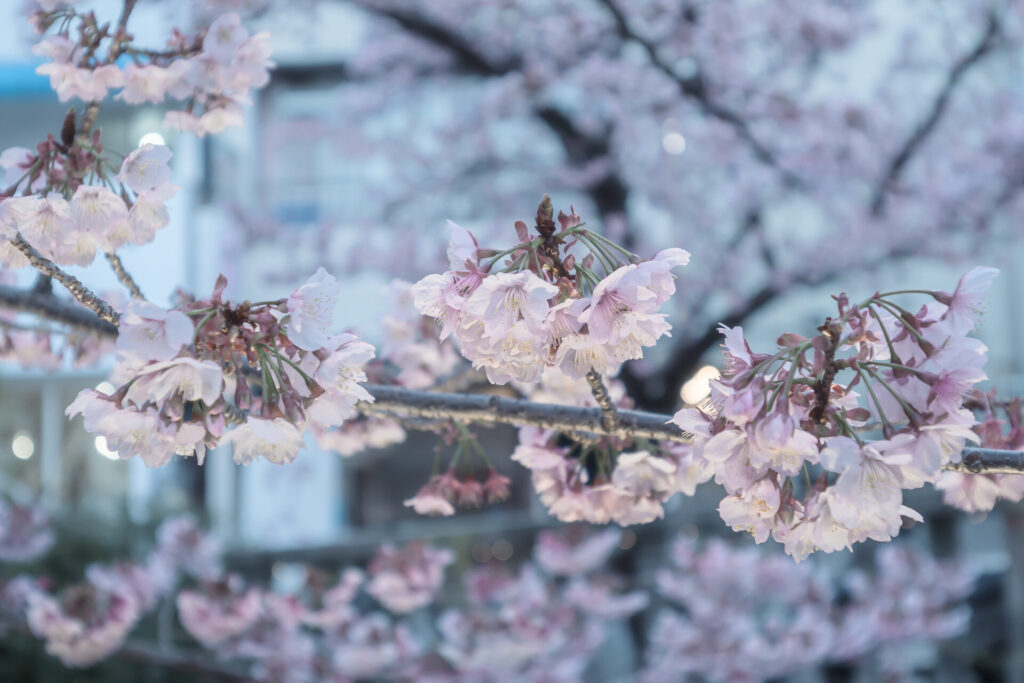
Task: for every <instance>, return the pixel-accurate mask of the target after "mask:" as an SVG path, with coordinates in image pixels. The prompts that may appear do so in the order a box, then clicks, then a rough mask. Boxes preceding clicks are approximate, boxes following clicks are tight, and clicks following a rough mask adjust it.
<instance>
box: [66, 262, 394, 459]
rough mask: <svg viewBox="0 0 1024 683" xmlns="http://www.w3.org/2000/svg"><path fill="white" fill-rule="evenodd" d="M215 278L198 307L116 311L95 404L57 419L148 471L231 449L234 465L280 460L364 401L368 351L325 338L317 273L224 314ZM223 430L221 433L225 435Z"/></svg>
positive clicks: (326, 284)
mask: <svg viewBox="0 0 1024 683" xmlns="http://www.w3.org/2000/svg"><path fill="white" fill-rule="evenodd" d="M226 286H227V281H226V280H225V279H224V278H223V276H221V277H220V278H219V279H218V281H217V284H216V286H215V288H214V292H213V295H212V296H211V297H210V298H208V299H201V300H194V299H191V298H184V299H183V300H182V302H181V304H180V305H179V307H178V308H175V309H172V310H165V309H162V308H160V307H159V306H156V305H154V304H151V303H148V302H144V301H140V300H134V301H132V302H130V303H129V304H128V305H127V306H126V307H125V309H124V312H123V313H122V315H121V320H120V333H119V335H118V339H117V351H118V354H119V355H118V362H117V364H116V366H115V368H114V373H113V376H112V377H111V381H112V382H113V383H114V384H115V386H116V388H115V390H114V391H113V392H112V393H110V394H106V393H103V392H101V391H99V390H98V389H85V390H83V391H82V392H80V393H79V395H78V397H77V398H76V399H75V401H74V402H73V403H72V404H71V405H70V406H68V409H67V411H66V412H67V414H68V416H69V417H73V416H74V415H77V414H82V416H83V417H84V421H85V428H86V430H88V431H90V432H92V433H94V434H98V435H102V436H103V437H104V438H106V440H107V445H108V447H109V448H110V449H111V450H113V451H116V452H117V453H118V454H119V455H120V457H122V458H131V457H134V456H136V455H138V456H140V457H141V458H142V459H143V461H144V462H145V463H146V464H147V465H148V466H150V467H160V466H163V465H165V464H167V463H168V462H169V461H170V459H171V458H172V457H173V456H174V455H175V454H179V455H184V456H193V455H194V456H195V457H196V459H197V461H198V462H199V464H202V462H203V459H204V457H205V454H206V451H207V449H210V448H215V447H216V446H217V445H218V444H220V445H225V444H229V443H230V444H232V445H233V446H234V460H235V462H236V463H239V464H249V463H251V462H253V461H254V460H255V459H257V458H259V457H263V458H266V459H267V460H269V461H270V462H274V463H277V464H285V463H289V462H292V461H293V460H294V459H295V457H296V455H297V454H298V451H299V450H300V449H301V448H302V447H303V443H304V442H303V439H302V429H304V428H305V426H306V425H314V426H316V427H318V428H321V429H327V428H330V427H334V426H338V425H340V424H342V423H343V422H344V421H345V420H346V419H348V418H350V417H352V416H354V415H355V414H356V408H355V405H356V403H357V402H359V401H373V397H372V396H370V394H369V393H367V392H366V390H365V389H364V388H363V387H362V386H361V383H362V382H365V381H366V375H365V374H364V373H363V371H362V367H363V365H364V364H365V363H366V362H367V361H368V360H370V358H372V357H373V355H374V349H373V347H372V346H371V345H370V344H367V343H365V342H361V341H359V340H357V339H356V338H355V336H353V335H351V334H338V335H332V334H330V333H329V328H330V327H331V325H332V320H333V312H334V308H335V305H336V302H337V297H338V292H339V286H338V283H337V280H335V278H334V277H333V276H331V275H329V274H328V273H327V272H326V271H324V270H323V269H322V268H321V269H319V270H318V271H317V272H316V274H314V275H313V276H312V277H311V278H310V279H309V280H308V281H307V282H306V283H304V284H303V285H301V286H300V287H298V288H297V289H296V290H295V291H293V292H292V294H291V295H290V296H289V297H288V298H287V299H281V300H277V301H271V302H259V303H255V304H254V303H250V302H248V301H245V302H242V303H241V304H238V305H235V304H232V303H231V302H228V301H225V300H224V299H223V292H224V288H225V287H226ZM232 426H233V428H231V427H232Z"/></svg>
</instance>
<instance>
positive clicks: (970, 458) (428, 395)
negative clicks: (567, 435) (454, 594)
mask: <svg viewBox="0 0 1024 683" xmlns="http://www.w3.org/2000/svg"><path fill="white" fill-rule="evenodd" d="M363 386H364V387H365V388H366V390H367V391H369V392H370V393H371V394H373V397H374V399H375V401H374V402H373V403H360V404H359V405H358V408H359V410H360V411H362V412H363V413H365V414H377V415H389V416H392V417H398V418H402V417H415V418H419V419H430V420H462V421H466V422H480V423H485V424H511V425H532V426H534V427H541V428H543V429H555V430H564V431H568V432H574V433H581V432H584V433H591V434H600V435H607V436H619V437H639V438H646V439H655V440H658V441H674V442H677V443H689V442H690V440H691V436H690V434H687V433H686V432H684V431H682V430H681V429H679V428H678V427H677V426H676V425H675V424H673V423H671V422H669V416H668V415H658V414H656V413H647V412H642V411H638V410H620V411H618V424H617V425H613V426H611V427H610V428H609V427H608V426H606V425H605V423H604V413H603V412H602V410H601V409H600V408H580V407H577V406H560V405H554V404H547V403H533V402H531V401H525V400H521V399H513V398H504V397H501V396H494V395H488V396H484V395H466V394H440V393H434V392H430V391H415V390H412V389H403V388H401V387H390V386H384V385H380V384H365V385H363ZM946 469H949V470H955V471H959V472H968V473H971V474H1007V473H1009V474H1024V452H1020V451H1001V450H994V449H991V448H965V449H964V450H963V461H962V462H961V463H959V464H956V465H950V466H948V467H947V468H946Z"/></svg>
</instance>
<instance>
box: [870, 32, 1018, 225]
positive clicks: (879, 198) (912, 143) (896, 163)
mask: <svg viewBox="0 0 1024 683" xmlns="http://www.w3.org/2000/svg"><path fill="white" fill-rule="evenodd" d="M998 35H999V19H998V18H997V17H996V15H995V13H993V14H990V15H989V18H988V23H987V24H986V27H985V32H984V33H983V34H982V36H981V38H980V39H979V40H978V43H977V44H976V45H975V46H974V49H972V50H971V51H970V52H968V53H967V54H965V55H964V56H962V57H961V58H960V59H958V60H957V61H956V63H954V64H953V67H952V68H951V69H950V71H949V74H948V75H947V76H946V82H945V84H943V86H942V88H941V89H940V90H939V93H938V95H936V96H935V99H934V100H933V101H932V105H931V107H929V109H928V113H927V114H926V115H925V117H924V118H923V119H922V120H921V122H920V123H918V124H917V126H916V127H915V128H914V130H913V131H912V132H911V134H910V136H909V137H908V138H907V139H906V141H905V142H904V143H903V145H901V146H900V148H899V150H898V151H897V152H896V154H895V155H894V156H893V158H892V160H891V161H890V162H889V165H888V167H887V168H886V171H885V173H884V174H883V176H882V179H881V181H880V182H879V183H878V186H877V188H876V189H875V193H874V196H873V197H872V200H871V215H872V216H880V215H881V214H882V212H883V211H884V210H885V202H886V199H887V197H888V194H889V190H890V189H891V188H892V187H893V185H895V184H896V183H897V182H898V181H899V178H900V176H901V175H902V173H903V169H904V168H905V167H906V165H907V163H908V162H909V161H910V159H911V158H912V157H913V156H914V153H915V152H916V151H917V150H918V148H920V147H921V145H922V144H924V142H925V140H926V139H927V138H928V136H929V135H930V134H931V132H932V131H933V130H935V127H936V126H937V125H938V123H939V120H940V119H941V118H942V115H943V114H944V113H945V111H946V107H947V106H949V100H950V97H951V96H952V95H953V91H954V90H956V87H957V85H958V84H959V83H960V81H961V80H963V77H964V75H965V74H966V73H967V72H968V71H969V70H970V69H971V67H972V66H974V65H975V64H977V63H978V62H980V61H981V59H982V58H983V57H984V56H985V55H986V54H988V53H989V52H990V51H991V50H992V47H993V45H994V44H995V40H996V37H997V36H998Z"/></svg>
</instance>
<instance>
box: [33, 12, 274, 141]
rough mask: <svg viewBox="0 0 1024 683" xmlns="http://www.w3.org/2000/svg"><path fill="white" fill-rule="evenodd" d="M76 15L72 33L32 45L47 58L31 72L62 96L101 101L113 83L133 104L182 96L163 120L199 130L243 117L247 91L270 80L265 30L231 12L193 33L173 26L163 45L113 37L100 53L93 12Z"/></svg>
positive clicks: (214, 129)
mask: <svg viewBox="0 0 1024 683" xmlns="http://www.w3.org/2000/svg"><path fill="white" fill-rule="evenodd" d="M80 19H81V21H80V27H79V31H80V34H81V36H80V37H79V39H78V40H77V41H74V40H72V39H71V37H70V35H69V32H68V30H67V28H65V29H64V30H63V31H62V32H60V33H57V34H55V35H50V36H47V37H45V38H43V40H42V41H41V42H40V43H39V44H38V45H36V47H35V52H36V54H38V55H40V56H42V57H45V58H47V59H48V60H49V61H47V62H46V63H44V64H42V65H40V66H39V67H37V68H36V73H39V74H42V75H44V76H47V77H49V79H50V87H51V88H53V89H54V91H56V93H57V97H58V99H60V101H61V102H66V101H68V100H71V99H80V100H82V101H84V102H98V101H100V100H102V99H104V98H105V97H106V96H107V94H108V93H109V92H111V91H118V90H119V92H118V93H117V95H116V97H117V98H118V99H120V100H123V101H124V102H125V103H127V104H133V105H138V104H162V103H163V102H165V101H166V100H167V99H168V98H170V99H174V100H178V101H181V102H183V103H184V108H183V109H180V110H177V109H175V110H172V111H169V112H167V114H166V115H165V117H164V123H165V124H166V125H168V126H172V127H175V128H178V129H181V130H186V131H191V132H193V133H195V134H197V135H200V136H202V135H206V134H207V133H219V132H221V131H223V130H224V129H225V128H227V127H229V126H238V125H241V124H242V105H244V104H248V103H250V101H251V96H250V93H251V91H252V90H254V89H258V88H262V87H263V86H265V85H266V84H267V83H268V82H269V80H270V75H269V73H268V70H269V69H270V68H271V67H272V66H273V62H271V61H270V52H271V50H270V34H268V33H265V32H264V33H257V34H256V35H252V36H250V35H249V32H248V31H247V30H246V28H245V27H244V26H242V22H241V19H240V17H239V16H238V14H236V13H233V12H232V13H228V14H223V15H221V16H219V17H217V18H216V19H215V20H214V21H213V22H212V23H211V24H210V26H209V27H208V28H207V30H206V31H205V32H204V33H202V34H200V35H198V36H196V37H195V38H194V39H192V40H188V39H186V38H185V37H184V36H182V35H181V34H179V33H176V35H175V36H174V37H173V38H172V39H171V41H170V42H169V44H168V47H167V49H166V50H163V51H158V50H147V49H144V48H141V47H137V46H135V45H132V44H130V43H129V44H126V41H125V40H124V39H120V40H117V39H115V41H114V42H115V44H114V45H111V46H110V47H109V52H108V53H107V55H106V58H105V59H104V58H103V56H102V55H103V53H102V52H100V51H98V50H97V46H98V44H99V42H101V41H102V39H103V38H104V36H103V34H100V33H98V32H96V31H95V30H94V26H93V24H94V21H95V20H94V19H92V20H90V17H89V16H82V17H80ZM36 21H37V23H38V24H39V25H41V26H49V25H50V23H51V21H50V19H49V17H48V16H46V15H44V16H39V17H37V18H36ZM69 23H70V22H69V20H68V19H67V18H65V19H64V20H62V21H61V22H60V24H61V25H62V26H63V27H67V26H68V25H69ZM122 52H127V53H129V54H131V55H132V57H133V58H134V59H133V61H132V62H131V63H128V64H124V65H121V64H120V63H119V62H117V61H116V59H114V57H115V56H116V55H117V54H119V53H122ZM98 55H100V56H98Z"/></svg>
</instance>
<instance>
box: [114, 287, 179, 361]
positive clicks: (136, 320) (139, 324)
mask: <svg viewBox="0 0 1024 683" xmlns="http://www.w3.org/2000/svg"><path fill="white" fill-rule="evenodd" d="M119 328H120V329H119V334H118V337H117V344H116V348H117V350H118V351H119V352H120V353H126V354H131V355H133V356H135V357H136V358H138V359H140V360H153V361H167V360H170V359H171V358H173V357H174V356H176V355H178V351H180V350H181V347H182V346H185V345H186V344H188V343H190V342H191V341H192V335H193V333H194V326H193V325H192V321H191V320H190V319H189V317H188V316H187V315H185V314H184V313H182V312H181V311H167V310H164V309H162V308H160V307H159V306H156V305H154V304H151V303H149V302H145V301H138V300H134V301H131V302H130V303H129V304H128V305H127V306H126V307H125V309H124V312H123V313H122V314H121V321H120V325H119Z"/></svg>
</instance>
